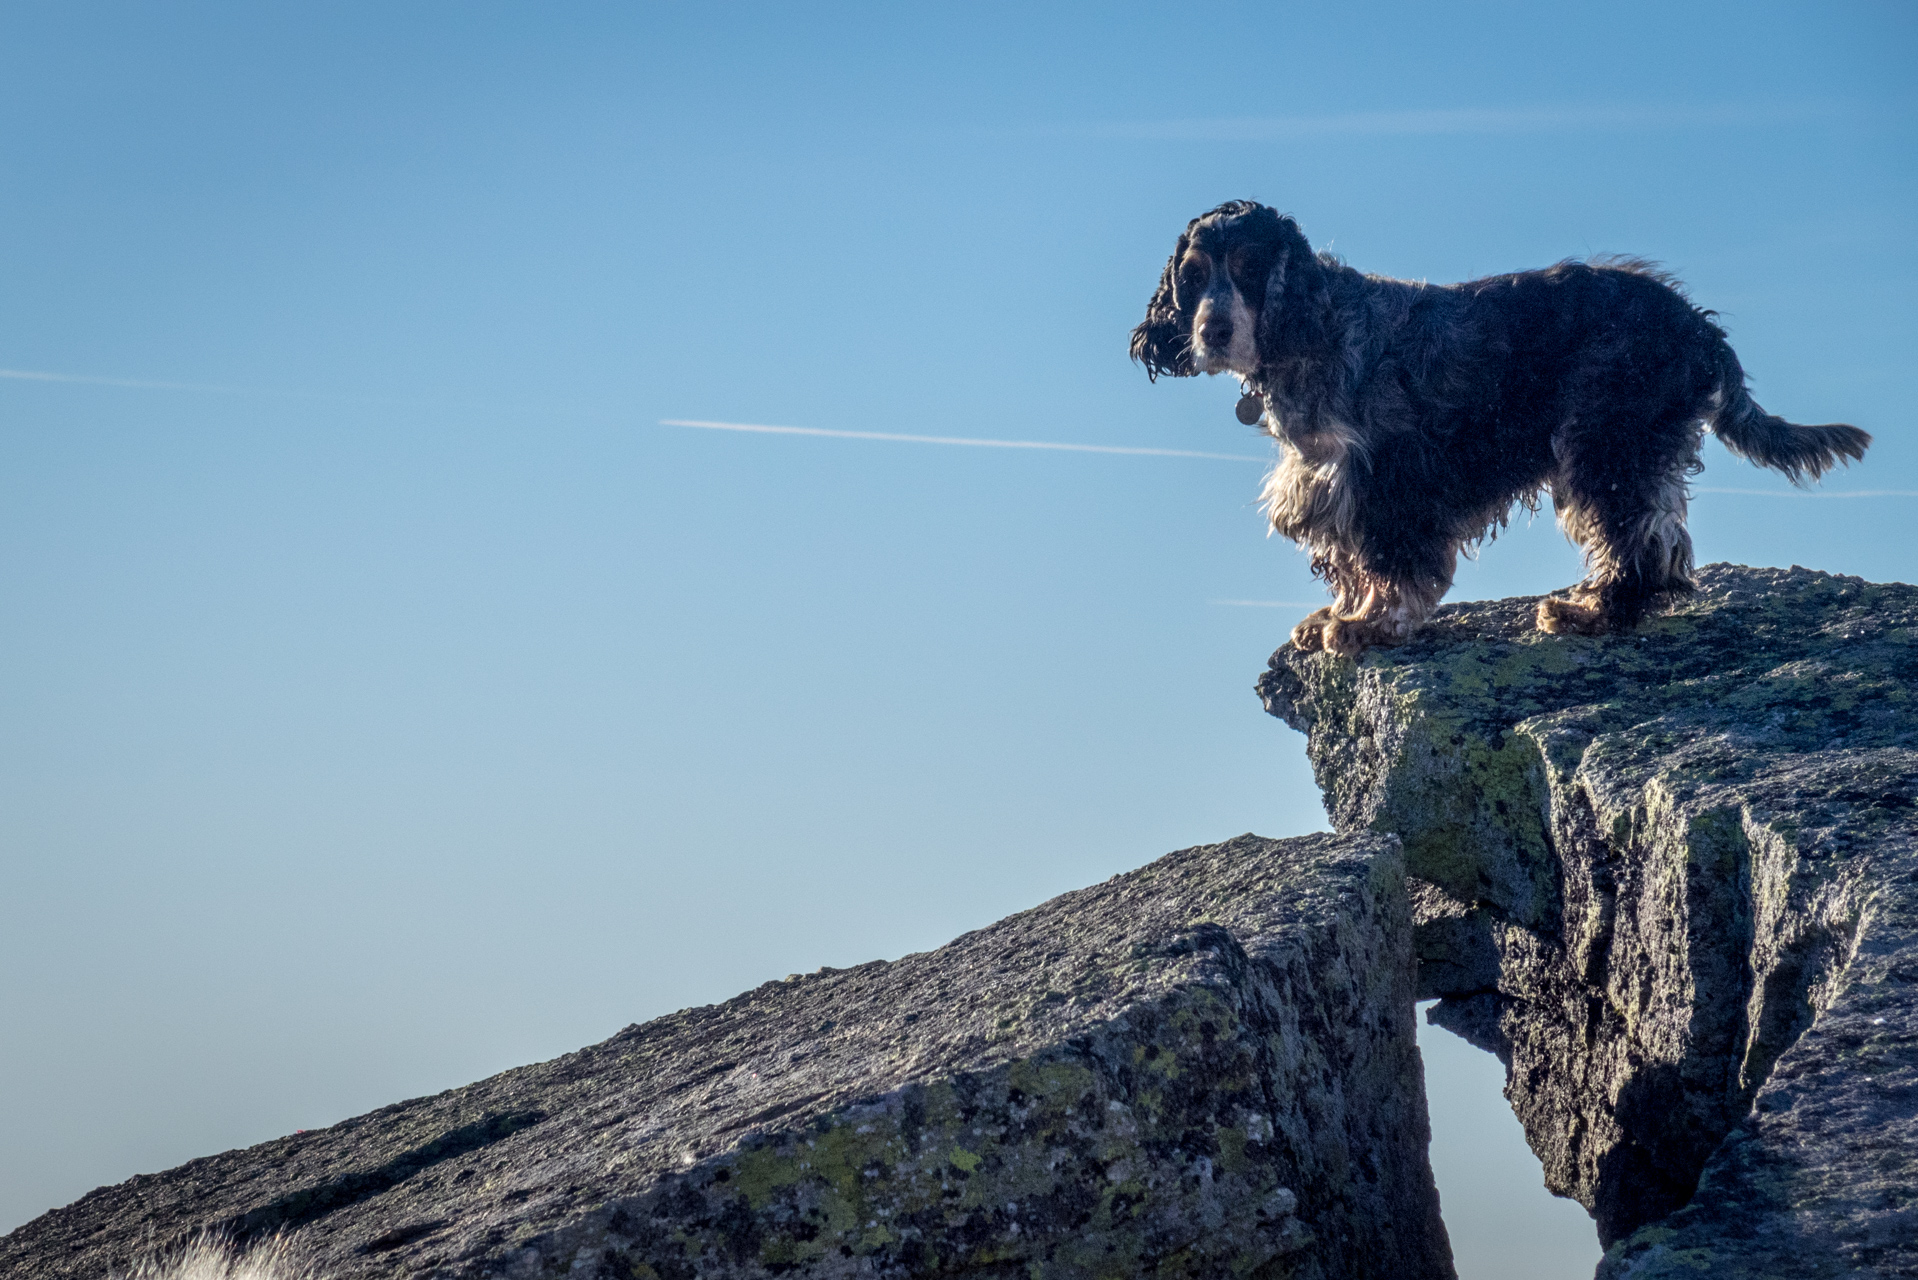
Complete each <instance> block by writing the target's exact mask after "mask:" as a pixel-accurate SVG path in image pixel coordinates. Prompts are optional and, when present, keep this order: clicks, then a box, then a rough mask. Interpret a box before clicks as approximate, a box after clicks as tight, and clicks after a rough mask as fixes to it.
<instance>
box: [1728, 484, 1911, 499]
mask: <svg viewBox="0 0 1918 1280" xmlns="http://www.w3.org/2000/svg"><path fill="white" fill-rule="evenodd" d="M1692 492H1693V493H1742V494H1746V495H1749V496H1751V497H1755V498H1918V489H1845V490H1841V491H1839V492H1836V493H1827V492H1823V491H1820V492H1817V493H1808V492H1803V491H1800V490H1797V489H1709V488H1705V487H1703V486H1700V487H1698V488H1694V489H1693V490H1692Z"/></svg>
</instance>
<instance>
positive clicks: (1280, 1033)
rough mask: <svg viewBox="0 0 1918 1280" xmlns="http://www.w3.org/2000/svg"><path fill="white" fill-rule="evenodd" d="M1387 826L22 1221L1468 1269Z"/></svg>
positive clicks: (540, 1265) (942, 1266)
mask: <svg viewBox="0 0 1918 1280" xmlns="http://www.w3.org/2000/svg"><path fill="white" fill-rule="evenodd" d="M1414 973H1415V964H1414V960H1413V954H1412V928H1411V906H1410V901H1409V898H1408V896H1407V893H1406V883H1405V876H1404V870H1403V860H1402V858H1401V856H1400V853H1399V849H1398V845H1397V842H1396V841H1395V840H1393V839H1392V838H1390V837H1380V836H1374V835H1360V836H1355V837H1336V836H1330V835H1320V836H1308V837H1305V838H1302V839H1297V840H1281V841H1274V840H1262V839H1259V838H1258V837H1255V836H1245V837H1241V838H1240V839H1237V840H1233V841H1230V842H1229V843H1226V844H1222V845H1211V846H1207V847H1203V848H1197V849H1189V850H1186V851H1184V852H1182V853H1175V854H1172V855H1170V856H1168V857H1165V858H1162V859H1160V860H1159V861H1158V862H1155V863H1153V864H1151V865H1150V866H1147V867H1145V868H1143V869H1142V870H1139V871H1136V872H1133V873H1131V874H1129V875H1124V876H1119V877H1117V878H1115V879H1113V880H1110V881H1107V882H1106V883H1105V884H1102V885H1098V886H1096V887H1094V888H1090V889H1086V890H1082V891H1080V892H1077V893H1070V894H1066V895H1064V896H1063V897H1060V898H1055V899H1054V900H1052V901H1051V902H1048V903H1046V904H1045V905H1043V906H1041V907H1038V908H1036V909H1035V910H1032V911H1027V912H1024V913H1022V914H1020V915H1016V916H1013V917H1011V918H1010V919H1007V920H1004V921H1002V922H1000V923H999V924H996V925H994V926H992V927H991V928H988V929H984V930H981V931H979V932H976V933H970V934H967V935H965V936H964V937H962V938H959V939H958V940H956V941H955V942H953V943H951V944H950V945H948V946H946V947H942V948H940V949H939V950H937V951H932V952H926V953H924V954H920V955H912V956H907V957H906V958H904V959H902V960H899V961H897V962H894V963H890V964H886V963H874V964H868V965H862V966H860V967H858V968H855V969H846V970H839V971H833V970H821V971H820V972H818V973H813V974H807V975H804V976H795V977H791V978H788V979H786V980H785V981H783V982H771V983H767V984H766V985H764V986H762V987H759V988H758V989H756V990H754V991H751V992H748V993H746V994H745V995H742V996H740V997H738V998H737V999H734V1000H730V1001H727V1002H726V1003H725V1004H720V1005H713V1006H710V1007H706V1008H700V1009H689V1010H685V1011H683V1012H681V1013H678V1014H674V1015H672V1016H671V1017H666V1018H660V1019H658V1020H656V1021H653V1022H649V1023H646V1024H645V1025H643V1026H635V1027H629V1028H628V1029H627V1030H625V1031H623V1032H621V1033H620V1034H619V1035H617V1036H614V1037H613V1038H612V1039H611V1040H608V1041H606V1042H605V1043H604V1044H600V1045H596V1046H594V1047H592V1048H589V1049H584V1050H582V1051H580V1052H578V1053H575V1054H571V1055H569V1056H567V1057H564V1058H560V1059H558V1060H557V1061H553V1062H548V1063H544V1064H542V1065H538V1066H532V1067H526V1068H522V1069H520V1070H516V1071H509V1072H506V1073H505V1074H503V1075H499V1076H495V1077H493V1078H492V1079H490V1080H485V1081H481V1082H480V1083H478V1084H475V1085H471V1086H468V1087H467V1088H463V1089H455V1090H452V1091H450V1092H447V1093H443V1094H440V1095H438V1096H437V1097H432V1098H423V1099H418V1100H415V1101H412V1102H404V1103H400V1104H398V1105H396V1106H392V1107H387V1108H385V1109H383V1110H380V1111H376V1112H373V1113H372V1114H370V1115H366V1116H361V1117H359V1118H358V1119H355V1120H348V1121H346V1122H344V1123H342V1124H339V1125H335V1126H334V1127H332V1128H330V1129H325V1130H319V1131H315V1132H311V1133H304V1134H298V1135H294V1136H292V1137H287V1138H281V1139H279V1140H277V1141H274V1142H268V1143H265V1144H262V1145H260V1146H257V1147H253V1148H251V1149H248V1150H244V1151H232V1152H228V1153H226V1154H225V1155H219V1156H213V1157H210V1158H208V1159H204V1160H196V1161H194V1162H192V1163H191V1164H187V1165H184V1166H182V1167H180V1168H178V1169H174V1170H172V1171H170V1172H167V1173H162V1174H158V1175H154V1176H148V1177H139V1178H134V1179H133V1180H132V1181H130V1182H125V1183H121V1184H120V1185H118V1186H113V1187H105V1188H102V1189H100V1190H98V1191H95V1192H93V1193H92V1194H90V1195H88V1196H86V1197H85V1198H84V1199H82V1200H80V1201H78V1202H76V1203H75V1204H73V1205H70V1206H68V1207H67V1208H65V1209H60V1210H56V1211H55V1212H53V1213H50V1214H47V1215H45V1216H44V1217H41V1218H39V1219H36V1220H35V1221H33V1222H31V1223H28V1224H27V1225H26V1226H24V1227H21V1228H20V1229H19V1230H17V1231H15V1232H13V1233H12V1234H11V1235H9V1236H7V1237H6V1238H5V1239H4V1240H3V1241H0V1275H4V1276H7V1277H18V1278H19V1280H26V1278H27V1277H33V1278H34V1280H54V1278H56V1277H75V1278H79V1277H84V1278H85V1280H101V1278H102V1277H104V1276H106V1275H108V1274H109V1273H110V1272H113V1271H115V1270H117V1269H122V1268H125V1267H126V1266H127V1265H128V1264H129V1262H131V1261H132V1260H133V1259H134V1257H135V1255H137V1254H148V1253H152V1252H154V1251H156V1250H160V1251H164V1250H165V1249H167V1248H168V1247H172V1246H178V1245H179V1244H180V1243H182V1242H185V1241H188V1240H190V1239H192V1238H194V1237H195V1236H196V1235H198V1234H199V1233H202V1232H215V1233H219V1234H220V1235H222V1236H224V1237H225V1238H227V1239H229V1240H232V1241H233V1242H235V1243H237V1244H239V1245H246V1244H248V1243H250V1242H257V1241H262V1240H267V1239H274V1238H278V1239H282V1240H285V1241H287V1242H288V1243H289V1245H290V1252H291V1255H292V1256H293V1257H294V1258H296V1259H297V1260H299V1261H300V1262H302V1263H304V1264H306V1265H310V1266H312V1267H313V1268H314V1269H315V1271H316V1272H317V1273H318V1274H320V1275H323V1276H326V1277H328V1278H329V1280H349V1278H357V1277H373V1276H381V1277H398V1276H408V1277H414V1276H436V1277H448V1278H451V1277H463V1278H464V1277H473V1278H477V1277H482V1276H499V1277H526V1278H529V1280H530V1278H531V1277H558V1276H568V1277H577V1278H578V1280H601V1278H605V1280H610V1278H612V1277H618V1278H619V1280H692V1278H694V1277H698V1278H700V1280H714V1278H722V1280H723V1278H725V1277H748V1276H751V1277H760V1276H768V1275H779V1274H787V1275H797V1276H815V1277H826V1276H853V1275H858V1276H866V1277H873V1276H906V1275H914V1276H918V1275H941V1274H944V1275H965V1276H974V1277H994V1276H1000V1277H1007V1278H1008V1280H1010V1278H1011V1277H1020V1278H1021V1280H1043V1278H1047V1277H1095V1276H1097V1277H1110V1276H1154V1277H1168V1278H1169V1277H1193V1278H1195V1280H1196V1278H1198V1277H1213V1276H1227V1275H1231V1276H1261V1277H1281V1276H1283V1277H1294V1278H1297V1280H1306V1278H1321V1277H1322V1278H1324V1280H1333V1278H1336V1277H1379V1278H1380V1280H1418V1278H1423V1277H1434V1278H1438V1277H1450V1276H1451V1275H1452V1265H1451V1261H1450V1253H1449V1250H1448V1249H1447V1246H1446V1242H1445V1230H1444V1227H1443V1226H1442V1225H1441V1224H1440V1222H1439V1216H1438V1197H1437V1194H1436V1192H1435V1191H1434V1190H1433V1186H1432V1179H1431V1173H1430V1169H1429V1167H1428V1166H1427V1164H1426V1144H1427V1134H1428V1129H1427V1124H1426V1114H1425V1100H1424V1090H1423V1085H1422V1081H1421V1076H1420V1068H1419V1058H1418V1049H1417V1046H1416V1043H1415V1041H1414V1035H1413V994H1412V993H1413V981H1414Z"/></svg>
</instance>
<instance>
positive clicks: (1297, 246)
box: [1259, 217, 1332, 363]
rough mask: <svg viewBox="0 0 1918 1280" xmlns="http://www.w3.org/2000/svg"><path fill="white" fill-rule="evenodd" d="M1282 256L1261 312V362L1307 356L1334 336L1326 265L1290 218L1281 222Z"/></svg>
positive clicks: (1276, 260) (1269, 281)
mask: <svg viewBox="0 0 1918 1280" xmlns="http://www.w3.org/2000/svg"><path fill="white" fill-rule="evenodd" d="M1274 234H1275V235H1276V237H1277V239H1278V255H1277V257H1275V258H1274V259H1273V261H1272V271H1271V273H1270V274H1269V275H1267V276H1266V280H1265V305H1264V306H1262V307H1260V308H1259V359H1260V361H1261V362H1262V363H1263V362H1265V361H1268V360H1273V359H1283V358H1285V357H1287V356H1294V355H1303V354H1305V353H1307V352H1310V351H1315V350H1317V349H1318V348H1320V347H1322V346H1324V345H1325V343H1326V341H1327V340H1328V336H1329V334H1330V332H1331V307H1332V297H1331V291H1330V290H1329V289H1328V288H1327V287H1326V273H1325V266H1324V264H1323V263H1321V262H1320V261H1319V259H1318V255H1317V254H1314V253H1313V252H1312V246H1311V245H1310V244H1308V243H1306V239H1305V233H1304V232H1302V231H1300V230H1299V224H1298V223H1296V222H1294V221H1293V220H1292V219H1290V218H1283V217H1282V218H1280V219H1278V225H1277V229H1276V231H1275V233H1274Z"/></svg>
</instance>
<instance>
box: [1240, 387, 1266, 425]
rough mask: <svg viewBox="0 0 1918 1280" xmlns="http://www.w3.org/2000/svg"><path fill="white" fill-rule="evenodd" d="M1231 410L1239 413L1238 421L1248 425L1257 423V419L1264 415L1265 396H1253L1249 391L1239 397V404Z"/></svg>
mask: <svg viewBox="0 0 1918 1280" xmlns="http://www.w3.org/2000/svg"><path fill="white" fill-rule="evenodd" d="M1232 412H1234V413H1236V414H1238V415H1239V421H1240V422H1242V423H1244V424H1245V425H1246V426H1248V427H1256V426H1258V425H1259V419H1260V418H1263V417H1264V416H1265V397H1264V396H1255V395H1253V394H1252V393H1251V392H1250V391H1248V392H1246V393H1245V394H1244V395H1242V396H1240V397H1239V406H1238V408H1236V409H1234V410H1233V411H1232Z"/></svg>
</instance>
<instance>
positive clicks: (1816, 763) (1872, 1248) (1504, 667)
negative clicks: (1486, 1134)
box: [1260, 565, 1918, 1278]
mask: <svg viewBox="0 0 1918 1280" xmlns="http://www.w3.org/2000/svg"><path fill="white" fill-rule="evenodd" d="M1699 582H1700V587H1701V590H1700V592H1699V594H1698V595H1697V596H1695V597H1692V598H1690V599H1688V600H1686V601H1684V602H1682V603H1680V604H1679V605H1677V606H1676V607H1674V608H1673V609H1672V610H1671V611H1670V613H1669V615H1668V616H1664V617H1659V618H1654V619H1652V620H1650V621H1648V622H1647V623H1646V624H1645V625H1644V626H1643V627H1641V628H1640V630H1639V631H1638V632H1636V633H1635V634H1632V635H1626V636H1618V637H1607V638H1596V639H1588V638H1577V637H1562V636H1548V635H1544V634H1541V633H1539V632H1538V631H1537V630H1535V628H1534V626H1533V612H1534V608H1535V605H1536V601H1535V600H1531V599H1519V600H1505V601H1496V602H1490V603H1482V604H1459V605H1453V606H1449V607H1447V608H1445V609H1443V610H1441V611H1440V613H1439V615H1438V616H1437V618H1436V619H1435V620H1434V621H1433V622H1432V623H1431V624H1430V625H1429V626H1427V627H1426V628H1424V629H1423V630H1422V631H1420V632H1419V633H1418V635H1417V637H1416V638H1415V640H1414V642H1413V643H1411V644H1409V645H1407V646H1405V647H1403V648H1400V649H1395V650H1385V651H1373V652H1371V653H1369V654H1367V655H1366V656H1365V658H1364V660H1363V661H1362V662H1360V663H1358V664H1354V663H1353V662H1351V661H1349V660H1344V659H1340V658H1336V657H1332V656H1328V655H1324V654H1310V655H1306V654H1299V653H1297V652H1295V651H1293V650H1292V649H1290V648H1289V647H1288V648H1286V649H1282V650H1280V651H1279V653H1278V654H1276V655H1274V657H1273V660H1272V665H1271V669H1270V670H1269V672H1268V673H1267V674H1266V676H1265V677H1264V679H1263V680H1262V681H1261V683H1260V693H1261V694H1262V696H1263V697H1264V699H1265V702H1266V706H1267V709H1268V710H1270V711H1271V712H1272V713H1273V714H1275V715H1278V716H1281V717H1283V718H1284V719H1286V720H1287V722H1288V723H1290V724H1292V725H1293V726H1294V727H1295V728H1300V729H1303V730H1305V731H1306V732H1307V734H1308V736H1309V750H1310V754H1311V757H1312V761H1313V764H1314V767H1315V769H1316V770H1317V773H1318V777H1319V781H1320V784H1321V786H1323V787H1324V789H1325V792H1326V799H1327V807H1328V809H1330V810H1331V812H1332V814H1333V817H1334V821H1335V824H1336V825H1337V826H1338V828H1339V829H1340V830H1342V831H1348V832H1357V831H1366V830H1374V831H1391V832H1396V833H1398V834H1399V835H1400V836H1402V837H1403V839H1404V842H1405V852H1406V859H1407V867H1408V870H1409V872H1410V873H1411V875H1412V876H1413V877H1415V880H1414V884H1413V894H1414V900H1415V903H1416V909H1417V916H1418V920H1419V931H1418V946H1419V952H1420V960H1421V969H1420V973H1421V977H1420V981H1421V986H1422V987H1423V991H1422V993H1421V994H1422V995H1429V996H1443V997H1445V1000H1444V1002H1443V1003H1441V1004H1440V1005H1439V1006H1437V1007H1436V1008H1435V1009H1434V1010H1433V1014H1434V1021H1437V1022H1439V1023H1441V1024H1442V1025H1447V1026H1450V1027H1452V1028H1453V1029H1455V1030H1457V1031H1459V1032H1460V1033H1461V1034H1463V1035H1465V1036H1466V1037H1467V1038H1468V1039H1471V1040H1473V1041H1474V1042H1475V1043H1478V1044H1480V1045H1481V1046H1482V1047H1485V1048H1488V1049H1490V1050H1492V1051H1494V1052H1496V1053H1498V1054H1499V1055H1500V1056H1501V1057H1502V1058H1504V1059H1505V1061H1506V1063H1507V1065H1508V1082H1509V1083H1508V1087H1507V1093H1508V1096H1509V1097H1510V1099H1511V1101H1512V1105H1513V1107H1514V1109H1515V1110H1516V1111H1517V1113H1518V1116H1519V1118H1520V1120H1522V1121H1523V1122H1524V1125H1525V1128H1526V1133H1527V1135H1528V1137H1529V1139H1530V1141H1531V1143H1532V1146H1533V1149H1534V1150H1535V1151H1536V1152H1537V1153H1538V1154H1539V1156H1540V1158H1541V1159H1542V1160H1543V1162H1544V1166H1545V1176H1546V1181H1547V1184H1548V1185H1549V1186H1550V1187H1552V1188H1553V1189H1554V1190H1556V1191H1559V1192H1561V1193H1564V1194H1568V1195H1572V1196H1575V1197H1576V1198H1577V1199H1578V1200H1579V1201H1580V1202H1582V1203H1583V1204H1584V1205H1585V1206H1586V1207H1587V1208H1588V1209H1590V1210H1591V1211H1592V1212H1593V1215H1594V1217H1595V1218H1596V1219H1597V1223H1598V1227H1599V1232H1600V1237H1601V1239H1602V1240H1604V1241H1605V1242H1606V1243H1607V1244H1609V1245H1611V1246H1612V1247H1611V1249H1610V1251H1609V1252H1608V1254H1607V1256H1606V1261H1605V1263H1604V1265H1603V1266H1602V1267H1601V1268H1600V1275H1601V1276H1613V1277H1623V1276H1632V1277H1639V1278H1649V1277H1676V1276H1684V1277H1688V1278H1690V1277H1696V1276H1699V1275H1711V1276H1753V1277H1756V1276H1769V1277H1799V1276H1851V1275H1861V1276H1862V1275H1872V1276H1877V1275H1886V1276H1889V1275H1918V999H1914V995H1918V985H1914V984H1918V853H1915V852H1914V834H1915V833H1918V822H1915V821H1914V810H1913V799H1914V794H1915V793H1918V714H1914V710H1915V707H1918V704H1915V703H1914V698H1915V697H1918V692H1915V691H1914V679H1915V678H1918V589H1914V588H1912V587H1909V586H1904V585H1896V584H1893V585H1879V584H1872V583H1867V582H1863V581H1861V580H1858V579H1855V578H1843V577H1834V576H1831V575H1827V574H1822V573H1815V572H1811V571H1809V570H1804V569H1792V570H1789V571H1786V570H1771V569H1746V568H1741V567H1737V566H1732V565H1713V566H1709V567H1707V568H1706V569H1704V570H1702V571H1701V573H1700V575H1699Z"/></svg>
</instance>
